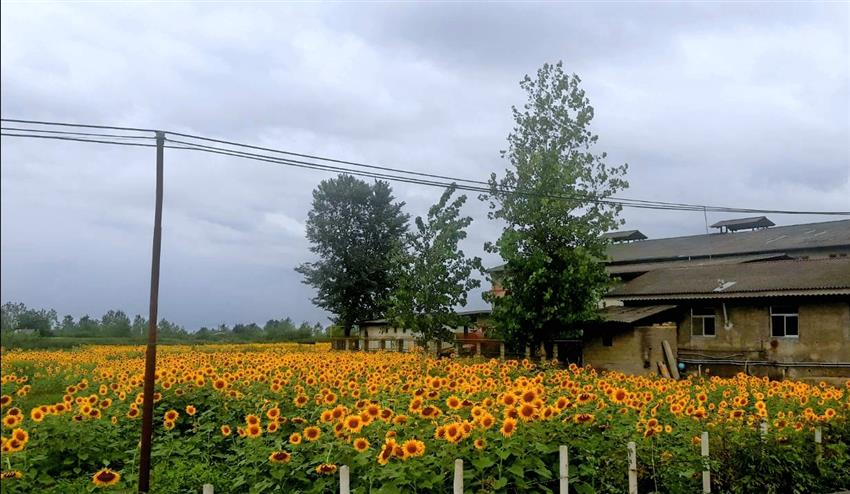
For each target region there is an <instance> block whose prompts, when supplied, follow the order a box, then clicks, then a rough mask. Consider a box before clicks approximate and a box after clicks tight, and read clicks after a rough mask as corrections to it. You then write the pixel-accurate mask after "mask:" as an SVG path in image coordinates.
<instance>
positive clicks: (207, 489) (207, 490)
mask: <svg viewBox="0 0 850 494" xmlns="http://www.w3.org/2000/svg"><path fill="white" fill-rule="evenodd" d="M204 494H214V490H213V486H212V484H204Z"/></svg>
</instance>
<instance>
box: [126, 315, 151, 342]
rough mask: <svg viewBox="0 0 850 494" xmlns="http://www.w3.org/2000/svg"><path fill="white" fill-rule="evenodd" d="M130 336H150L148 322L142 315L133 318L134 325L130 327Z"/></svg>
mask: <svg viewBox="0 0 850 494" xmlns="http://www.w3.org/2000/svg"><path fill="white" fill-rule="evenodd" d="M130 334H131V335H132V336H134V337H142V336H144V335H146V334H148V320H147V318H146V317H142V315H141V314H136V315H135V316H134V317H133V324H131V325H130Z"/></svg>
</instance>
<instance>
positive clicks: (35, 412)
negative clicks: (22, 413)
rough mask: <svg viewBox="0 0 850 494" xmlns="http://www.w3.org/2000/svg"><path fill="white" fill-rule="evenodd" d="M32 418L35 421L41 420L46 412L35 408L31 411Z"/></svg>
mask: <svg viewBox="0 0 850 494" xmlns="http://www.w3.org/2000/svg"><path fill="white" fill-rule="evenodd" d="M30 418H31V419H32V420H33V422H41V421H42V420H44V412H42V411H41V410H40V409H38V408H33V409H32V411H30Z"/></svg>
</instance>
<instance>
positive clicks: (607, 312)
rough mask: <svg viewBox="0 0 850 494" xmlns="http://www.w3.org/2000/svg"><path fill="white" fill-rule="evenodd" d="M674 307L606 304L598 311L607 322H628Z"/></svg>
mask: <svg viewBox="0 0 850 494" xmlns="http://www.w3.org/2000/svg"><path fill="white" fill-rule="evenodd" d="M675 308H676V306H675V305H647V306H643V307H625V306H608V307H605V308H604V309H602V310H601V311H600V315H601V316H602V319H604V320H606V321H609V322H622V323H627V324H630V323H633V322H637V321H640V320H641V319H646V318H647V317H651V316H654V315H657V314H661V313H662V312H664V311H667V310H670V309H675Z"/></svg>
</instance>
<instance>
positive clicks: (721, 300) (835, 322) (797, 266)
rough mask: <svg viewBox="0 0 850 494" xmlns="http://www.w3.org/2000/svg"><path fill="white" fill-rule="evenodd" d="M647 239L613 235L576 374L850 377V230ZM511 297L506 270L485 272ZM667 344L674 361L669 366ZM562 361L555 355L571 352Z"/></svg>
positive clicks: (739, 229)
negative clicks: (609, 279) (604, 281)
mask: <svg viewBox="0 0 850 494" xmlns="http://www.w3.org/2000/svg"><path fill="white" fill-rule="evenodd" d="M774 226H775V225H774V223H773V222H772V221H770V220H769V219H768V218H766V217H763V216H760V217H754V218H740V219H730V220H724V221H720V222H717V223H715V224H714V225H712V227H713V228H717V229H719V230H720V232H717V233H711V234H703V235H692V236H685V237H673V238H661V239H647V238H646V236H645V235H643V234H642V233H640V232H638V231H637V230H628V231H622V232H611V233H609V234H606V235H605V236H606V238H609V239H610V240H611V241H612V244H611V245H610V246H609V247H608V251H607V253H608V259H607V261H606V270H607V271H608V273H609V274H611V276H613V277H615V278H617V279H618V280H619V281H620V283H619V284H618V285H617V286H615V287H614V288H613V289H612V290H611V291H610V292H609V293H608V294H607V296H606V297H605V298H604V300H603V304H602V307H601V308H600V315H601V318H602V320H601V321H598V322H593V323H588V324H587V325H586V326H585V328H584V331H583V334H584V336H583V337H582V342H581V346H582V348H581V362H582V363H587V364H591V365H593V366H594V367H597V368H600V369H611V370H619V371H623V372H628V373H634V374H641V373H646V372H656V371H657V370H658V369H659V363H661V364H663V366H664V367H665V369H666V370H667V371H672V369H670V367H672V366H677V367H678V364H684V367H685V371H686V372H697V373H702V372H704V371H706V370H710V371H711V372H713V373H715V374H722V375H729V374H734V373H735V372H739V371H745V372H748V373H751V374H756V375H766V376H770V377H772V378H783V377H794V378H798V379H814V380H817V379H826V380H830V379H832V380H843V379H846V378H847V377H850V257H848V256H850V220H840V221H828V222H821V223H807V224H800V225H789V226H780V227H774ZM489 273H490V275H491V277H492V278H493V286H492V290H493V293H495V294H504V288H503V287H502V285H501V282H500V280H501V278H502V277H503V276H504V274H505V273H504V266H497V267H495V268H493V269H491V270H489ZM663 342H667V345H668V347H669V348H670V351H671V353H672V356H673V360H674V361H669V360H668V359H667V358H666V357H665V354H664V353H665V352H664V350H663ZM565 350H566V349H563V348H562V349H560V352H559V354H560V355H566V354H568V353H569V352H568V351H565Z"/></svg>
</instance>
